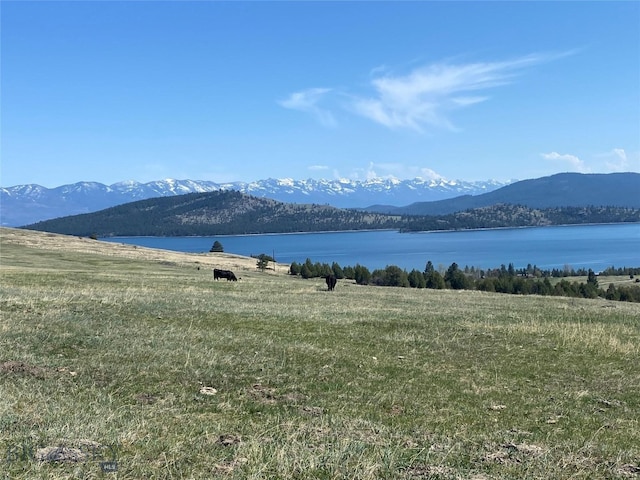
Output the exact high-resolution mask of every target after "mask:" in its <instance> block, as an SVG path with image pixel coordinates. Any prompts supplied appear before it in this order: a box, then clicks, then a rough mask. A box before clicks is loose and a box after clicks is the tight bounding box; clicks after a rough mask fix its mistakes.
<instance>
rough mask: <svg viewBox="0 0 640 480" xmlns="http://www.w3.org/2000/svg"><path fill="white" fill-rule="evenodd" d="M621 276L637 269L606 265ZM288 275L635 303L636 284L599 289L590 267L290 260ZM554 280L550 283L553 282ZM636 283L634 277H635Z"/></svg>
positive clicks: (638, 299) (637, 296) (637, 295)
mask: <svg viewBox="0 0 640 480" xmlns="http://www.w3.org/2000/svg"><path fill="white" fill-rule="evenodd" d="M617 272H624V273H623V274H624V275H629V276H630V277H631V278H633V277H634V275H638V274H640V268H627V267H625V268H623V269H616V268H615V267H610V268H609V269H607V270H605V271H604V272H603V274H605V275H612V274H615V275H617V274H618V273H617ZM289 273H290V274H291V275H297V276H300V277H302V278H315V277H326V276H327V275H335V276H336V278H338V279H349V280H354V281H355V282H356V283H357V284H359V285H375V286H388V287H408V288H431V289H453V290H479V291H485V292H497V293H509V294H518V295H549V296H563V297H576V298H597V297H602V298H606V299H607V300H619V301H625V302H639V303H640V286H637V287H636V286H633V285H628V286H627V285H619V286H616V285H614V284H613V283H611V284H609V285H608V287H607V288H606V289H603V288H602V287H601V286H600V285H599V284H598V275H596V274H595V272H594V271H593V270H592V269H588V270H584V269H579V270H574V269H572V268H570V267H565V268H564V269H552V270H542V269H539V268H538V267H536V266H532V265H531V264H529V265H527V267H526V268H521V269H516V268H515V267H514V266H513V264H509V265H508V266H505V265H501V266H500V267H499V268H494V269H488V270H482V269H476V268H474V267H464V268H463V269H462V268H460V267H459V266H458V264H457V263H455V262H454V263H452V264H451V265H450V266H449V267H448V268H447V269H446V270H444V269H443V268H442V267H441V268H438V269H436V268H435V267H434V265H433V263H432V262H431V261H430V260H429V261H428V262H427V264H426V266H425V269H424V270H423V271H419V270H417V269H413V270H411V271H410V272H407V270H406V269H402V268H400V267H398V266H396V265H388V266H387V267H386V268H383V269H376V270H373V271H370V270H369V269H368V268H367V267H364V266H362V265H360V264H356V265H355V266H354V267H352V266H346V267H341V266H340V265H339V264H338V263H337V262H333V263H332V264H331V265H329V264H328V263H320V262H312V261H311V259H309V258H307V259H306V261H305V262H304V263H301V264H300V263H297V262H292V263H291V266H290V268H289ZM570 276H586V277H587V281H586V282H576V281H569V280H567V279H566V278H565V277H570ZM557 278H560V280H554V282H552V281H551V279H557ZM636 282H638V279H636Z"/></svg>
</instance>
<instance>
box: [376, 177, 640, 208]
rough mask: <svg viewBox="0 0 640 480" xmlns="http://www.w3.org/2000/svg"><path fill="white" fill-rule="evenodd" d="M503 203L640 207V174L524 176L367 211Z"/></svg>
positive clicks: (483, 205)
mask: <svg viewBox="0 0 640 480" xmlns="http://www.w3.org/2000/svg"><path fill="white" fill-rule="evenodd" d="M500 203H508V204H512V205H523V206H527V207H531V208H554V207H586V206H590V205H596V206H613V207H625V208H640V174H638V173H609V174H582V173H559V174H557V175H551V176H549V177H542V178H537V179H533V180H522V181H520V182H515V183H512V184H510V185H507V186H504V187H502V188H499V189H497V190H494V191H492V192H488V193H484V194H481V195H475V196H474V195H463V196H460V197H456V198H452V199H448V200H440V201H435V202H416V203H412V204H411V205H407V206H405V207H397V208H396V207H389V206H383V205H374V206H371V207H368V208H366V209H365V210H366V211H372V212H381V213H393V214H397V215H445V214H449V213H454V212H461V211H463V210H467V209H471V208H481V207H488V206H491V205H496V204H500Z"/></svg>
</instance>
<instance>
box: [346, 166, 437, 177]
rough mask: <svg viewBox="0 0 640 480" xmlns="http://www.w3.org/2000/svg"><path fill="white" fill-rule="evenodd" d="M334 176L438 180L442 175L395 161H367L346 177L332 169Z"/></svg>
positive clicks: (425, 168) (428, 169)
mask: <svg viewBox="0 0 640 480" xmlns="http://www.w3.org/2000/svg"><path fill="white" fill-rule="evenodd" d="M334 178H338V179H339V178H352V179H354V180H373V179H378V178H384V179H403V178H422V179H424V180H440V179H443V178H444V177H443V176H442V175H440V174H439V173H437V172H435V171H433V170H432V169H430V168H427V167H419V166H414V165H404V164H401V163H396V162H388V163H378V162H369V164H368V165H367V166H366V167H363V168H355V169H353V170H352V171H351V172H349V174H348V175H347V176H346V177H344V176H342V175H341V174H340V173H339V172H338V171H335V170H334Z"/></svg>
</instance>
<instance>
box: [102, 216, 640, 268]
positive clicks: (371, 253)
mask: <svg viewBox="0 0 640 480" xmlns="http://www.w3.org/2000/svg"><path fill="white" fill-rule="evenodd" d="M104 240H106V241H110V242H119V243H127V244H133V245H138V246H143V247H152V248H161V249H165V250H174V251H179V252H191V253H202V252H208V251H209V249H210V248H211V246H212V245H213V242H215V241H216V240H218V241H219V242H220V243H222V245H223V247H224V251H225V252H228V253H235V254H239V255H247V256H249V255H259V254H261V253H265V254H267V255H271V256H275V258H276V260H277V261H279V262H283V263H291V262H293V261H295V262H298V263H303V262H304V261H305V260H306V259H307V258H310V259H311V261H312V262H314V263H315V262H321V263H328V264H331V263H333V262H337V263H338V264H340V266H342V267H344V266H347V265H351V266H354V265H356V264H358V263H359V264H360V265H363V266H365V267H367V268H368V269H370V270H374V269H377V268H385V267H386V266H387V265H397V266H399V267H401V268H404V269H406V270H408V271H410V270H412V269H414V268H415V269H418V270H421V271H422V270H424V267H425V265H426V263H427V261H428V260H431V262H432V263H433V265H434V266H435V267H436V268H438V267H439V266H440V265H443V266H445V267H448V266H449V265H451V264H452V263H453V262H456V263H457V264H458V265H459V266H460V267H464V266H467V265H468V266H469V267H471V266H474V267H478V268H482V269H487V268H496V267H500V265H502V264H504V265H508V264H509V263H513V265H514V266H515V267H516V268H523V267H526V266H527V264H529V263H530V264H532V265H537V266H538V267H539V268H542V269H552V268H563V267H564V266H566V265H569V266H571V267H573V268H574V269H578V268H587V269H588V268H591V269H593V270H594V271H595V272H599V271H601V270H603V269H605V268H607V267H610V266H615V267H640V224H638V223H633V224H613V225H577V226H554V227H532V228H513V229H494V230H467V231H457V232H419V233H399V232H397V231H364V232H362V231H360V232H326V233H300V234H269V235H219V236H211V237H113V238H105V239H104Z"/></svg>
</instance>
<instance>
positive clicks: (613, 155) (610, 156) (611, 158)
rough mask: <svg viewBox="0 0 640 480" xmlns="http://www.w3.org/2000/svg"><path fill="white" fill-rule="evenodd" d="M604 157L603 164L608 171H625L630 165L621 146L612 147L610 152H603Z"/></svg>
mask: <svg viewBox="0 0 640 480" xmlns="http://www.w3.org/2000/svg"><path fill="white" fill-rule="evenodd" d="M605 158H607V160H606V161H605V165H606V167H607V168H608V169H609V171H610V172H626V171H628V170H629V169H630V167H631V165H630V162H629V159H628V158H627V152H625V151H624V149H622V148H614V149H613V150H612V151H611V152H609V153H607V154H605Z"/></svg>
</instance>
